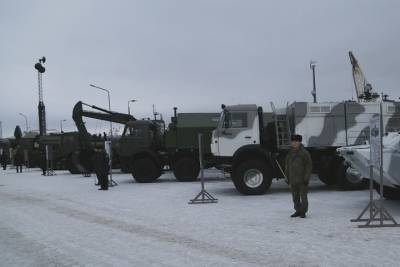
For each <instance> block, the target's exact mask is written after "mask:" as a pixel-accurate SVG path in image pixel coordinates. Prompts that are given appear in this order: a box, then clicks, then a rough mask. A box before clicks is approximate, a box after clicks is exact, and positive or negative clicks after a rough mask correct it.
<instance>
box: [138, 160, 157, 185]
mask: <svg viewBox="0 0 400 267" xmlns="http://www.w3.org/2000/svg"><path fill="white" fill-rule="evenodd" d="M160 176H161V169H160V168H159V167H158V166H157V164H156V163H155V162H154V160H152V159H151V158H139V159H137V160H135V161H134V162H133V165H132V177H133V178H134V179H135V181H136V182H138V183H151V182H154V181H155V180H157V179H158V178H159V177H160Z"/></svg>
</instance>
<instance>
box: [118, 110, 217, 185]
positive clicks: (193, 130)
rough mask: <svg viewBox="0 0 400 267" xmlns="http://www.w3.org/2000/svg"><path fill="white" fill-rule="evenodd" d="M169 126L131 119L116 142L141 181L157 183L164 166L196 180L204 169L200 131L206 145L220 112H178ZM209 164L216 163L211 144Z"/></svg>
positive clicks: (178, 176)
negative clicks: (200, 161)
mask: <svg viewBox="0 0 400 267" xmlns="http://www.w3.org/2000/svg"><path fill="white" fill-rule="evenodd" d="M176 111H177V109H176V108H175V109H174V117H172V118H171V123H170V124H169V126H168V128H167V129H165V126H164V125H165V124H164V121H163V120H156V119H155V120H136V121H131V122H128V123H127V124H126V126H125V129H124V132H123V134H122V136H121V138H120V140H119V142H118V143H117V144H116V150H117V151H118V153H119V155H120V158H121V162H122V165H125V166H129V167H128V168H130V170H131V172H132V176H133V178H134V179H135V180H136V181H138V182H153V181H154V180H156V179H157V178H159V177H160V176H161V174H162V173H163V170H164V168H166V167H167V168H169V169H171V170H172V171H173V173H174V175H175V177H176V179H177V180H178V181H194V180H196V179H197V177H198V175H199V171H200V165H199V148H198V134H199V133H202V134H203V142H204V144H209V143H210V141H211V133H212V130H213V129H214V128H215V126H216V125H217V122H218V118H219V114H218V113H180V114H177V113H176ZM204 159H205V160H204V162H205V166H206V167H209V166H213V165H214V157H213V156H212V154H211V150H210V148H209V146H208V145H205V146H204Z"/></svg>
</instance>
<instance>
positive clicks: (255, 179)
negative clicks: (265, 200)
mask: <svg viewBox="0 0 400 267" xmlns="http://www.w3.org/2000/svg"><path fill="white" fill-rule="evenodd" d="M232 180H233V183H234V185H235V187H236V189H237V190H238V191H239V192H240V193H242V194H244V195H262V194H265V192H267V190H268V189H269V188H270V186H271V183H272V176H271V168H270V167H269V166H268V165H267V164H266V163H265V162H263V161H261V160H247V161H244V162H242V163H240V165H239V166H238V167H237V168H235V170H234V172H233V175H232Z"/></svg>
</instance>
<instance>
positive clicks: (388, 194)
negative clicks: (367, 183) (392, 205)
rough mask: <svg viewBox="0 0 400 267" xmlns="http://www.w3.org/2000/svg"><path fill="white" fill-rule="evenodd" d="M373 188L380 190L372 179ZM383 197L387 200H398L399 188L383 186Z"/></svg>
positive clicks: (399, 198) (399, 197)
mask: <svg viewBox="0 0 400 267" xmlns="http://www.w3.org/2000/svg"><path fill="white" fill-rule="evenodd" d="M374 188H375V190H376V192H378V194H379V191H380V186H379V184H378V183H377V182H375V181H374ZM383 197H384V198H386V199H389V200H400V188H393V187H389V186H385V185H384V186H383Z"/></svg>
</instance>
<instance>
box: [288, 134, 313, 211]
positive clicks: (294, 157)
mask: <svg viewBox="0 0 400 267" xmlns="http://www.w3.org/2000/svg"><path fill="white" fill-rule="evenodd" d="M302 139H303V138H302V136H301V135H292V137H291V140H292V149H291V150H290V151H289V153H288V154H287V156H286V162H285V172H286V176H287V178H288V179H289V184H290V189H291V190H292V196H293V203H294V209H295V210H296V212H295V213H294V214H292V215H291V217H301V218H305V217H306V213H307V210H308V199H307V193H308V183H309V181H310V176H311V171H312V161H311V156H310V153H309V152H308V151H307V150H306V149H305V148H304V146H303V145H302V144H301V141H302Z"/></svg>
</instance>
